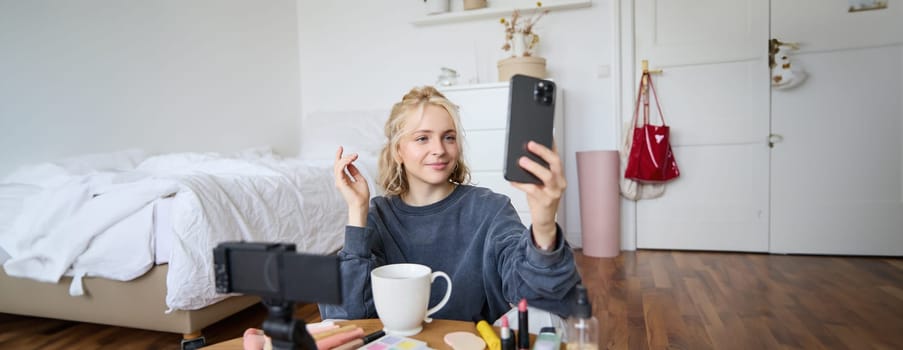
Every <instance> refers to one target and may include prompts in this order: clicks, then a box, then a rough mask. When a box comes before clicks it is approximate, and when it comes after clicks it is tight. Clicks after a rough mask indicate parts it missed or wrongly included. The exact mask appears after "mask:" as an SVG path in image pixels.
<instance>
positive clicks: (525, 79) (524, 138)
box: [504, 74, 556, 185]
mask: <svg viewBox="0 0 903 350" xmlns="http://www.w3.org/2000/svg"><path fill="white" fill-rule="evenodd" d="M510 84H511V85H510V89H509V92H508V129H507V135H506V140H505V145H506V146H505V171H504V175H505V180H508V181H514V182H526V183H534V184H538V185H541V184H542V180H540V179H539V178H538V177H536V176H534V175H533V174H531V173H529V172H527V171H526V170H524V169H523V168H521V167H520V165H518V164H517V161H518V159H520V157H523V156H527V157H528V158H530V159H532V160H534V161H536V162H537V163H539V164H542V165H543V166H545V167H546V168H548V167H549V164H548V163H546V162H545V161H544V160H542V158H539V156H537V155H535V154H533V153H532V152H530V151H528V150H527V143H528V142H530V141H536V142H538V143H540V144H543V145H545V146H546V147H548V148H549V149H551V148H552V131H553V130H552V129H553V127H554V118H555V93H556V91H555V83H553V82H551V81H549V80H543V79H539V78H534V77H529V76H526V75H520V74H516V75H514V76H513V77H512V78H511V83H510Z"/></svg>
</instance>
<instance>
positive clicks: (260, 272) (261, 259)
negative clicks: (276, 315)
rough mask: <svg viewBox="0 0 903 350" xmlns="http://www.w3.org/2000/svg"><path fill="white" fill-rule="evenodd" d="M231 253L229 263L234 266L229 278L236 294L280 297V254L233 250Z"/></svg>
mask: <svg viewBox="0 0 903 350" xmlns="http://www.w3.org/2000/svg"><path fill="white" fill-rule="evenodd" d="M230 253H231V254H230V257H229V261H232V262H233V264H232V265H233V266H232V271H231V273H230V275H229V277H230V279H231V280H232V286H234V287H235V291H236V292H239V293H247V294H254V295H259V296H272V297H276V296H280V293H279V277H278V272H279V266H278V264H279V254H268V252H266V251H247V250H232V251H231V252H230ZM235 262H240V263H238V264H235Z"/></svg>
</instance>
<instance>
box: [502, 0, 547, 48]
mask: <svg viewBox="0 0 903 350" xmlns="http://www.w3.org/2000/svg"><path fill="white" fill-rule="evenodd" d="M540 8H542V2H541V1H538V2H536V8H535V9H533V13H532V14H530V16H529V17H526V18H523V19H521V18H522V17H521V13H520V10H514V12H513V13H512V14H511V20H510V21H509V20H506V19H505V18H502V19H501V20H499V23H501V24H502V25H504V26H505V45H502V50H503V51H512V52H511V56H512V57H513V56H517V55H522V56H525V57H526V56H532V55H533V49H535V48H536V45H538V44H539V35H538V34H536V33H534V32H533V26H534V25H536V22H539V20H540V19H541V18H542V16H545V15H546V14H547V13H549V10H542V11H540ZM515 34H517V35H515ZM515 37H517V39H515ZM515 40H518V41H521V40H522V41H523V42H515ZM520 51H522V52H520Z"/></svg>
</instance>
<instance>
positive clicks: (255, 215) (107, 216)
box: [0, 152, 373, 310]
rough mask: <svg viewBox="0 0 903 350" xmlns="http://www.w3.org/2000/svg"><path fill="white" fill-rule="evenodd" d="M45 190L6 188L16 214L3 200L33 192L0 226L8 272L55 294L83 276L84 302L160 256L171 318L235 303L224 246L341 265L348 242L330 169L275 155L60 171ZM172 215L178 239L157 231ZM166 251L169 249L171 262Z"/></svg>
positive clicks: (193, 156)
mask: <svg viewBox="0 0 903 350" xmlns="http://www.w3.org/2000/svg"><path fill="white" fill-rule="evenodd" d="M39 168H40V167H39ZM55 170H57V169H55ZM364 170H365V172H367V170H366V169H364ZM14 175H16V174H14ZM19 175H20V176H19V177H18V178H19V179H22V178H23V177H22V176H21V175H22V174H21V173H20V174H19ZM9 178H17V177H16V176H11V177H8V178H7V179H9ZM25 178H29V177H25ZM370 179H371V180H370V182H371V184H372V183H373V181H372V177H371V178H370ZM38 180H40V179H38ZM38 180H35V181H28V182H32V184H31V185H28V186H38V188H40V190H39V191H35V187H27V188H25V187H22V186H25V185H21V184H15V185H14V184H10V183H6V184H0V206H3V205H7V206H9V207H13V206H14V205H15V202H14V201H12V200H6V201H4V200H2V199H3V198H4V197H3V193H12V194H10V195H9V196H8V197H14V195H15V194H17V193H18V194H21V193H24V192H22V191H26V192H27V195H26V197H25V200H24V202H22V201H20V202H21V203H22V204H21V205H20V208H19V209H21V210H19V211H20V212H19V213H18V214H16V215H14V216H15V218H14V220H11V221H10V218H9V217H6V218H4V217H0V248H2V250H5V251H6V252H7V253H8V254H9V256H10V257H9V259H8V260H7V261H6V262H5V263H4V268H5V269H6V272H7V273H8V274H10V275H13V276H20V277H27V278H33V279H37V280H42V281H48V282H56V281H58V280H59V278H60V277H61V276H62V275H63V274H70V275H74V276H75V277H77V278H75V279H74V281H73V285H72V286H71V288H70V293H71V294H79V292H81V290H80V288H81V285H80V281H81V279H80V278H79V277H81V276H101V277H106V278H112V279H119V280H129V279H132V278H134V277H137V276H140V275H141V274H143V273H144V272H146V271H147V270H148V269H150V267H151V266H152V265H153V263H154V261H156V260H159V259H161V258H157V256H161V257H162V258H163V259H167V258H168V262H169V265H170V266H169V274H168V275H167V296H166V304H167V306H169V308H170V309H184V310H192V309H198V308H202V307H204V306H207V305H210V304H212V303H214V302H216V301H218V300H221V299H223V298H224V297H225V296H222V295H218V294H216V292H215V289H214V281H213V273H212V271H213V268H212V266H211V265H212V260H213V259H212V249H213V248H214V247H215V246H216V245H217V244H218V243H219V242H223V241H236V240H245V241H268V242H291V243H295V244H296V246H297V249H298V251H303V252H313V253H332V252H335V251H337V250H338V249H339V248H340V247H341V244H342V243H343V241H344V239H343V236H344V225H345V222H346V220H347V219H346V216H347V213H346V211H347V208H346V205H345V203H344V201H343V200H342V198H341V195H340V194H339V193H338V191H337V190H336V189H335V187H334V184H333V183H334V181H333V178H332V164H331V163H324V162H316V163H314V162H305V161H301V160H296V159H281V158H280V157H278V156H275V155H273V154H271V153H267V152H259V153H258V152H250V153H245V154H242V155H240V156H231V157H226V156H221V155H216V154H199V153H182V154H169V155H161V156H155V157H150V158H147V159H144V160H143V161H142V162H140V163H139V164H138V165H137V166H136V167H135V168H134V169H115V170H110V169H106V170H105V169H90V170H88V171H85V170H84V169H81V170H80V171H79V172H77V173H76V172H69V173H67V172H65V171H62V172H60V171H54V172H53V178H52V181H38ZM13 187H15V190H16V191H19V192H15V193H14V190H13ZM4 189H8V191H6V190H4ZM29 191H30V192H29ZM172 194H175V196H170V195H172ZM167 206H171V210H168V211H167V210H166V209H165V207H167ZM4 209H5V208H4ZM155 210H156V215H155ZM3 211H4V212H5V211H6V210H3ZM161 211H167V213H166V214H169V216H170V217H169V222H170V223H171V224H164V225H167V226H169V225H171V230H167V229H166V228H163V229H162V230H161V229H160V227H157V226H156V225H155V221H156V222H157V224H160V222H161V221H164V220H165V219H160V218H159V217H160V214H161ZM7 216H13V215H7ZM155 217H156V218H155ZM10 222H12V223H11V224H10ZM155 232H157V233H158V234H159V233H160V232H171V237H168V238H167V237H155ZM161 238H162V239H161ZM161 241H166V242H169V248H170V250H169V252H168V253H167V252H166V251H165V249H166V248H165V245H164V244H160V243H161ZM0 259H2V254H0ZM87 292H88V293H90V291H87Z"/></svg>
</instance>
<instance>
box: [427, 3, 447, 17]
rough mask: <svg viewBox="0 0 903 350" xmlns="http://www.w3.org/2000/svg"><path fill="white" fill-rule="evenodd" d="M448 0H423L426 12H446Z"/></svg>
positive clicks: (432, 13) (431, 13) (430, 13)
mask: <svg viewBox="0 0 903 350" xmlns="http://www.w3.org/2000/svg"><path fill="white" fill-rule="evenodd" d="M448 1H449V0H424V1H423V2H424V4H425V5H426V14H428V15H435V14H439V13H445V12H448Z"/></svg>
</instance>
